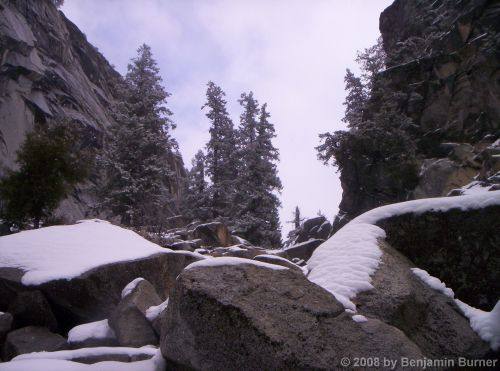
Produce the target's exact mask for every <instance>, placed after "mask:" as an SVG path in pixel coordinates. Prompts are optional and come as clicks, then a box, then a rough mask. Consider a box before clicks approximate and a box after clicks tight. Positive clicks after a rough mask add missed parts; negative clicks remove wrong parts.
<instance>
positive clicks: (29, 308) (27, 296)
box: [8, 290, 57, 331]
mask: <svg viewBox="0 0 500 371" xmlns="http://www.w3.org/2000/svg"><path fill="white" fill-rule="evenodd" d="M8 311H9V313H11V314H12V315H13V316H14V325H13V326H14V328H20V327H25V326H40V327H47V328H48V329H49V330H51V331H57V321H56V318H55V316H54V314H53V313H52V309H51V307H50V305H49V302H48V301H47V299H45V296H44V295H43V294H42V292H41V291H39V290H33V291H21V292H19V293H18V294H17V296H16V298H15V299H14V300H13V301H12V303H11V304H10V305H9V309H8Z"/></svg>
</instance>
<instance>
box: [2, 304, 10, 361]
mask: <svg viewBox="0 0 500 371" xmlns="http://www.w3.org/2000/svg"><path fill="white" fill-rule="evenodd" d="M11 329H12V315H11V314H10V313H4V312H0V350H1V349H2V346H3V342H4V340H5V336H7V333H8V332H9V331H10V330H11ZM0 355H1V354H0Z"/></svg>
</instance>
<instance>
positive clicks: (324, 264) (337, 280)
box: [307, 223, 385, 311]
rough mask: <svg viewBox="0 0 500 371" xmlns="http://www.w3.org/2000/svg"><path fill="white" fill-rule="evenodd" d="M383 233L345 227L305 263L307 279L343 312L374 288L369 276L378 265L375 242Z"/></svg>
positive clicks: (360, 226)
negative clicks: (327, 295)
mask: <svg viewBox="0 0 500 371" xmlns="http://www.w3.org/2000/svg"><path fill="white" fill-rule="evenodd" d="M384 237H385V232H384V231H383V230H382V229H381V228H379V227H377V226H374V225H370V224H351V223H348V224H347V225H345V226H344V227H343V228H342V229H340V230H339V231H338V232H337V233H335V234H334V235H333V236H332V237H330V238H329V239H328V240H327V241H325V242H324V243H323V244H321V245H320V246H319V247H318V248H317V249H316V250H315V251H314V253H313V254H312V256H311V258H310V259H309V260H308V262H307V266H308V268H309V275H308V276H307V278H308V279H309V280H310V281H311V282H314V283H315V284H317V285H319V286H321V287H323V288H324V289H326V290H327V291H329V292H331V293H332V294H333V295H334V296H335V298H337V300H338V301H340V302H341V303H342V305H343V306H344V307H345V308H346V309H351V310H354V311H355V310H356V305H355V304H354V303H353V302H352V301H351V299H353V298H354V297H355V296H356V294H357V293H359V292H361V291H364V290H369V289H371V288H373V286H372V285H371V283H370V282H371V279H370V276H371V275H372V274H373V273H375V271H376V270H377V268H378V265H379V263H380V258H381V256H382V251H381V250H380V248H379V247H378V239H381V238H384Z"/></svg>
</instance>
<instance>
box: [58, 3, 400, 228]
mask: <svg viewBox="0 0 500 371" xmlns="http://www.w3.org/2000/svg"><path fill="white" fill-rule="evenodd" d="M391 2H392V0H296V1H295V0H140V1H138V0H66V1H65V4H64V5H63V7H62V8H61V10H62V11H63V12H64V13H65V14H66V16H67V17H68V18H69V19H70V20H71V21H73V22H74V23H75V24H76V25H77V26H78V27H79V28H80V29H81V30H82V32H84V33H85V34H86V36H87V39H88V40H89V42H91V43H92V44H93V45H95V46H96V47H97V48H98V49H99V50H100V51H101V53H103V55H104V56H105V57H106V58H107V59H108V60H109V61H110V63H111V64H113V65H114V66H115V68H116V69H117V70H118V71H119V72H120V73H122V74H124V73H125V72H126V70H127V64H128V62H129V60H130V58H132V57H134V56H135V55H136V49H137V48H138V46H139V45H140V44H142V43H146V44H148V45H150V46H151V47H152V51H153V55H154V57H155V59H156V60H157V62H158V66H159V67H160V70H161V75H162V78H163V83H164V86H165V87H166V89H167V91H169V92H170V93H171V94H172V95H171V97H170V98H169V100H168V106H169V107H170V109H171V110H172V111H173V113H174V117H173V119H174V121H175V123H176V124H177V129H176V130H175V131H174V132H173V136H174V137H175V138H176V139H177V141H178V142H179V147H180V151H181V153H182V155H183V158H184V162H185V164H186V166H187V167H189V166H190V164H191V158H192V157H193V156H194V154H195V153H196V152H197V151H198V149H201V148H204V146H205V144H206V142H207V140H208V129H209V121H208V119H207V118H206V117H205V113H204V111H202V110H201V107H202V105H203V104H204V102H205V91H206V83H207V82H208V81H210V80H211V81H214V82H215V83H216V84H218V85H220V86H221V87H222V88H223V89H224V91H225V92H226V98H227V101H228V109H229V112H230V114H231V116H232V119H233V121H234V123H235V125H237V124H238V123H239V115H240V113H241V110H240V106H239V104H238V103H237V100H238V98H239V97H240V95H241V93H243V92H248V91H253V92H254V95H255V97H256V98H257V99H258V101H259V103H265V102H267V103H268V108H269V111H270V112H271V122H272V123H273V124H274V125H275V128H276V133H277V138H275V141H274V143H275V145H276V146H277V147H278V149H279V151H280V157H281V161H280V163H279V166H278V170H279V176H280V178H281V180H282V183H283V190H282V193H281V200H282V204H283V206H282V209H281V210H280V217H281V221H282V227H283V230H284V232H285V233H286V232H287V231H288V230H289V229H290V228H291V225H290V224H288V223H286V222H287V221H289V220H291V219H292V212H293V210H294V208H295V206H299V207H300V209H301V212H302V214H303V215H304V216H307V217H312V216H315V215H317V213H318V211H321V212H322V213H323V214H324V215H325V216H327V217H328V218H329V219H330V220H332V219H333V217H334V216H335V214H336V213H337V211H338V204H339V202H340V200H341V198H342V188H341V186H340V182H339V179H338V175H339V174H338V173H336V171H335V169H334V168H333V167H331V166H328V167H327V166H325V165H323V164H322V163H321V162H320V161H319V160H318V159H317V153H316V150H315V149H314V147H316V146H317V145H318V144H319V138H318V134H319V133H323V132H327V131H334V130H339V129H343V128H344V124H343V123H342V122H341V119H342V117H343V113H344V106H343V105H342V103H343V101H344V98H345V91H344V81H343V79H344V75H345V70H346V68H350V69H352V70H354V71H357V70H358V69H357V66H356V63H355V61H354V59H355V57H356V52H357V51H358V50H363V49H364V48H367V47H369V46H371V45H373V44H374V43H375V41H376V39H377V37H378V36H379V31H378V19H379V15H380V13H381V12H382V11H383V10H384V9H385V8H386V7H387V6H389V5H390V4H391Z"/></svg>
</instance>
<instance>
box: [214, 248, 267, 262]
mask: <svg viewBox="0 0 500 371" xmlns="http://www.w3.org/2000/svg"><path fill="white" fill-rule="evenodd" d="M265 253H266V249H263V248H261V247H257V246H249V245H233V246H229V247H218V248H215V249H213V250H212V251H210V255H211V256H213V257H222V256H234V257H236V258H244V259H253V258H254V257H255V256H257V255H262V254H265Z"/></svg>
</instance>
